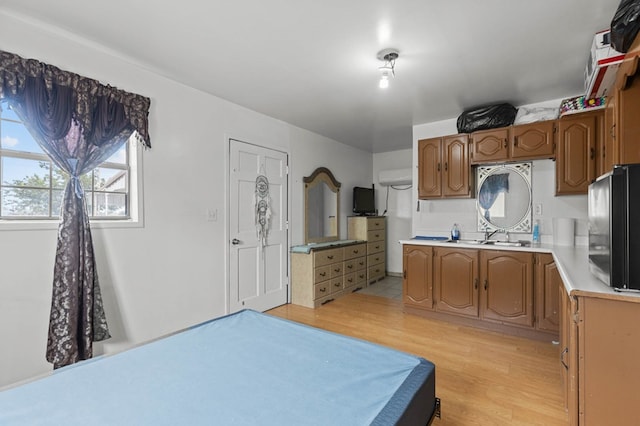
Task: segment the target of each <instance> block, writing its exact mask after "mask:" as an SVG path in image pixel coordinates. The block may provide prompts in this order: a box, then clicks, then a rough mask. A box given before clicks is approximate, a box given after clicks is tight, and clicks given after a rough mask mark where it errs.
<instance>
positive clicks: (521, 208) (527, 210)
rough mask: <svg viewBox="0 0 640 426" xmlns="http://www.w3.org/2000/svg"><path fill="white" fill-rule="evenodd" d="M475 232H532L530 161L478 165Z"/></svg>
mask: <svg viewBox="0 0 640 426" xmlns="http://www.w3.org/2000/svg"><path fill="white" fill-rule="evenodd" d="M477 173H478V175H477V182H478V186H477V190H478V192H477V194H478V195H477V199H476V210H477V212H478V231H489V232H491V231H499V232H522V233H529V232H531V221H532V216H531V198H532V197H531V163H511V164H500V165H494V166H479V167H478V170H477Z"/></svg>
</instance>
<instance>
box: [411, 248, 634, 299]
mask: <svg viewBox="0 0 640 426" xmlns="http://www.w3.org/2000/svg"><path fill="white" fill-rule="evenodd" d="M400 244H402V245H405V244H411V245H425V246H439V247H448V248H456V247H457V248H467V249H478V250H508V251H526V252H534V253H551V254H552V255H553V259H554V260H555V262H556V265H557V267H558V271H559V272H560V276H561V277H562V282H563V283H564V287H565V290H566V291H567V293H568V294H569V295H571V296H590V297H600V298H606V299H616V300H625V301H629V302H633V303H640V293H637V292H619V291H615V290H614V289H612V288H611V287H609V286H608V285H606V284H605V283H604V282H602V281H600V280H599V279H598V278H596V277H595V276H594V275H593V274H591V272H589V250H588V248H587V247H583V246H556V245H552V244H541V245H536V246H522V247H512V246H495V245H484V244H466V243H451V242H448V241H446V240H445V241H443V240H421V239H411V240H400Z"/></svg>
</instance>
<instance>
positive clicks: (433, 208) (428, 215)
mask: <svg viewBox="0 0 640 426" xmlns="http://www.w3.org/2000/svg"><path fill="white" fill-rule="evenodd" d="M560 102H561V99H557V100H551V101H547V102H542V103H538V104H534V105H527V106H531V107H534V106H542V107H548V106H553V107H558V106H559V105H560ZM456 133H458V130H457V127H456V119H450V120H444V121H439V122H436V123H428V124H420V125H416V126H413V164H414V166H417V164H418V140H420V139H426V138H432V137H438V136H446V135H452V134H456ZM417 173H418V172H417V168H416V169H415V171H414V182H417ZM531 180H532V192H533V204H534V205H535V204H542V214H541V215H534V217H533V219H534V221H535V220H539V221H540V224H541V229H540V233H541V239H542V242H543V243H552V242H553V218H554V217H572V218H576V219H577V226H576V244H578V245H584V244H586V240H587V214H588V212H587V196H586V195H565V196H555V195H554V194H555V162H554V161H552V160H536V161H533V173H532V178H531ZM412 193H413V194H412V195H413V199H414V200H417V199H418V187H417V185H415V186H414V189H413V191H412ZM419 204H420V211H418V212H415V211H414V215H413V220H412V225H411V229H412V234H413V235H436V236H449V232H450V230H451V227H452V225H453V224H454V223H458V224H459V225H460V226H461V237H462V238H479V237H480V236H481V235H482V234H481V233H478V232H477V225H476V200H475V199H462V200H458V199H451V200H446V199H445V200H421V201H420V202H419ZM414 207H415V206H414ZM518 236H519V237H520V238H521V239H529V240H530V239H531V234H514V235H513V238H518Z"/></svg>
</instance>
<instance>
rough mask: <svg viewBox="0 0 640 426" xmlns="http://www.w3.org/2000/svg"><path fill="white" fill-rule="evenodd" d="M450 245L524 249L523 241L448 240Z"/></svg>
mask: <svg viewBox="0 0 640 426" xmlns="http://www.w3.org/2000/svg"><path fill="white" fill-rule="evenodd" d="M448 241H449V242H450V243H458V244H475V245H493V246H503V247H522V246H524V245H525V244H523V243H522V242H521V241H497V240H448Z"/></svg>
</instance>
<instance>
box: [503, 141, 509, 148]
mask: <svg viewBox="0 0 640 426" xmlns="http://www.w3.org/2000/svg"><path fill="white" fill-rule="evenodd" d="M507 144H508V141H507V140H506V139H505V140H504V147H505V148H506V147H507Z"/></svg>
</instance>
